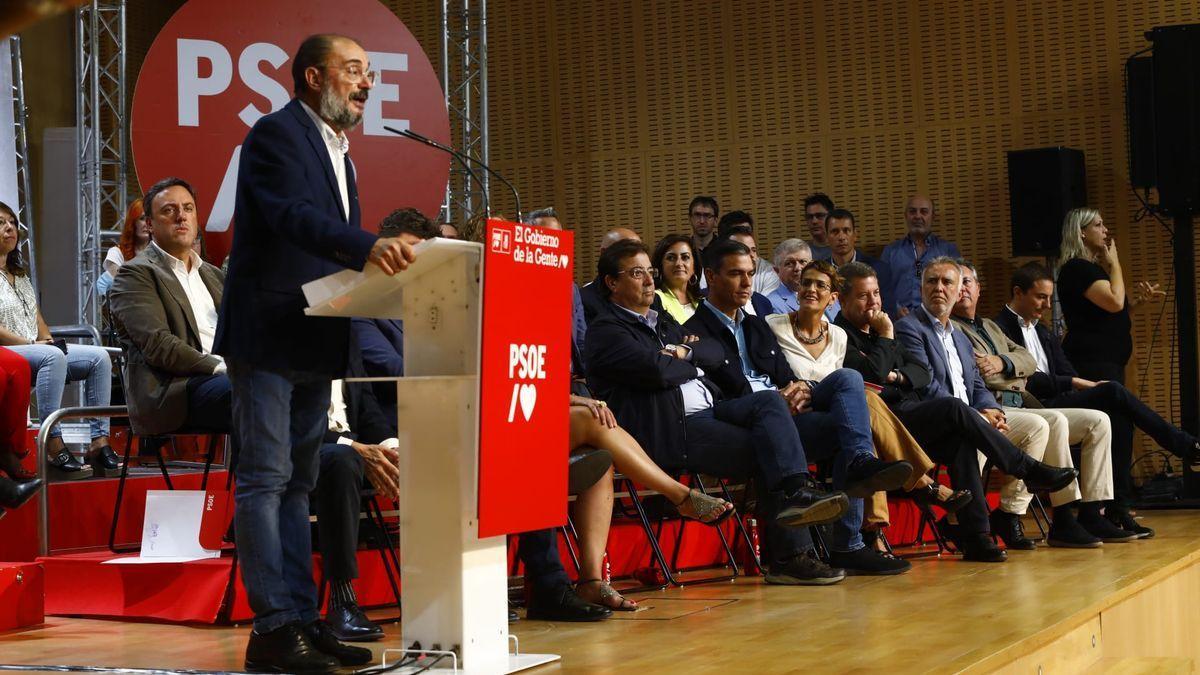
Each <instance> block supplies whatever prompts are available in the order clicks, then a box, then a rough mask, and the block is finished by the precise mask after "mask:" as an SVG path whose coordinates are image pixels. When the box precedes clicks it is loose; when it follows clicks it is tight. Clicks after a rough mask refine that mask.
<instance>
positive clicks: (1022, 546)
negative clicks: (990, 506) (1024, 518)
mask: <svg viewBox="0 0 1200 675" xmlns="http://www.w3.org/2000/svg"><path fill="white" fill-rule="evenodd" d="M988 520H990V521H991V523H992V532H993V533H994V534H995V535H996V536H998V537H1000V539H1001V540H1002V541H1003V542H1004V546H1005V547H1006V548H1010V549H1013V550H1015V551H1032V550H1034V549H1036V548H1037V542H1035V541H1034V540H1032V539H1030V538H1029V537H1026V536H1025V527H1024V526H1023V525H1022V524H1021V516H1018V515H1017V514H1015V513H1007V512H1005V511H1001V510H1000V509H996V510H995V511H992V515H991V517H990V518H988Z"/></svg>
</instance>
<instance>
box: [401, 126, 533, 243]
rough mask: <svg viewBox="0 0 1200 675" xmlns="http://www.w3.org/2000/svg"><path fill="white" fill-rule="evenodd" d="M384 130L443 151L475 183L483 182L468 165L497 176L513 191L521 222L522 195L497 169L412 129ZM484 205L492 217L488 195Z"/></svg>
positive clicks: (518, 218) (485, 196) (518, 219)
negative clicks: (453, 159) (456, 161)
mask: <svg viewBox="0 0 1200 675" xmlns="http://www.w3.org/2000/svg"><path fill="white" fill-rule="evenodd" d="M383 128H384V129H387V130H388V131H390V132H392V133H393V134H396V135H397V136H403V137H405V138H408V139H411V140H414V141H416V142H418V143H424V144H425V145H428V146H429V147H431V148H437V149H438V150H441V151H442V152H444V153H446V154H448V155H450V156H451V157H453V158H455V159H457V160H458V163H459V164H460V165H462V167H463V169H464V170H465V171H466V172H467V174H468V175H469V176H471V177H472V178H474V179H475V181H476V182H479V183H480V184H482V181H480V180H479V176H477V175H476V174H475V172H474V171H472V170H471V167H470V166H468V164H476V165H478V166H479V167H480V168H482V169H483V170H484V171H487V172H488V173H489V174H491V175H493V176H495V177H496V178H497V179H498V180H499V181H500V182H501V183H504V184H505V185H507V186H508V189H509V190H511V191H512V193H513V201H515V202H516V204H517V221H518V222H520V221H521V218H522V213H521V195H520V194H518V193H517V188H516V187H514V186H513V184H512V183H510V182H509V180H508V179H507V178H505V177H504V176H502V175H500V174H499V173H498V172H497V171H496V170H495V169H493V168H492V167H490V166H488V165H487V164H484V163H483V162H481V161H479V160H478V159H475V158H474V157H471V156H470V155H467V154H465V153H462V152H459V151H458V150H455V149H454V148H452V147H450V146H448V145H446V144H444V143H439V142H437V141H435V140H433V139H432V138H428V137H426V136H422V135H421V134H418V133H417V132H415V131H413V130H412V129H403V130H401V129H396V128H393V127H389V126H384V127H383ZM484 204H485V206H484V210H485V211H487V212H488V215H491V209H490V207H488V206H487V195H486V194H485V195H484Z"/></svg>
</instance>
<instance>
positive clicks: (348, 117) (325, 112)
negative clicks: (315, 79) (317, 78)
mask: <svg viewBox="0 0 1200 675" xmlns="http://www.w3.org/2000/svg"><path fill="white" fill-rule="evenodd" d="M318 112H319V113H320V115H321V117H322V118H324V119H326V120H329V121H331V122H333V126H335V127H337V128H338V129H341V130H343V131H349V130H350V129H353V128H354V127H356V126H358V124H359V123H360V122H362V115H359V114H358V113H356V112H354V111H353V110H351V109H350V104H349V103H348V102H347V101H346V100H345V99H342V98H338V95H337V93H336V92H335V91H334V90H333V88H332V87H322V88H321V109H320V110H319V111H318Z"/></svg>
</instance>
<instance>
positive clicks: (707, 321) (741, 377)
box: [683, 293, 798, 398]
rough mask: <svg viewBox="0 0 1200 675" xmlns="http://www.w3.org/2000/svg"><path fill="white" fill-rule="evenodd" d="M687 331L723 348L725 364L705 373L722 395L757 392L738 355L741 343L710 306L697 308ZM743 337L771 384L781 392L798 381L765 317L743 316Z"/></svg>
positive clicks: (732, 396) (758, 370)
mask: <svg viewBox="0 0 1200 675" xmlns="http://www.w3.org/2000/svg"><path fill="white" fill-rule="evenodd" d="M755 295H758V294H757V293H756V294H755ZM683 328H684V330H686V331H688V332H689V333H694V334H695V335H699V336H700V337H702V338H708V339H710V340H712V341H713V342H715V343H716V344H719V345H721V348H722V350H723V352H724V353H723V354H722V358H721V360H720V361H719V362H717V363H715V364H713V365H714V366H715V367H714V368H712V369H705V374H706V375H708V377H709V378H710V379H711V380H712V381H713V382H716V383H717V386H718V387H720V388H721V391H723V392H725V394H726V395H728V396H729V397H731V398H738V397H741V396H746V395H747V394H750V393H751V392H752V391H753V389H752V388H751V387H750V381H749V380H747V379H746V374H745V373H743V372H742V357H741V354H740V352H738V345H737V339H736V338H734V337H733V333H731V332H729V329H728V328H726V327H725V324H723V323H721V320H720V319H719V318H717V316H716V315H715V314H713V312H712V310H711V309H709V308H708V306H707V305H705V304H701V305H700V306H699V307H697V308H696V313H695V314H693V315H692V318H690V319H688V320H687V323H685V324H683ZM742 333H743V334H744V335H745V336H746V351H747V352H748V354H749V356H750V363H751V364H753V365H754V370H755V371H756V372H759V373H762V374H763V375H766V376H767V377H769V378H771V382H772V383H773V384H774V385H775V386H776V387H777V388H779V389H783V388H784V387H786V386H788V385H789V384H791V383H792V382H795V381H796V380H797V379H798V378H797V377H796V373H795V372H794V371H792V367H791V366H790V365H788V362H787V356H785V355H784V353H783V348H782V347H780V346H779V340H777V339H775V332H774V331H772V330H771V327H770V326H768V325H767V322H766V320H765V319H763V317H762V316H754V315H752V314H746V313H744V312H743V313H742Z"/></svg>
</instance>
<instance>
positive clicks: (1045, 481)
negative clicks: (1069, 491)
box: [1020, 462, 1079, 492]
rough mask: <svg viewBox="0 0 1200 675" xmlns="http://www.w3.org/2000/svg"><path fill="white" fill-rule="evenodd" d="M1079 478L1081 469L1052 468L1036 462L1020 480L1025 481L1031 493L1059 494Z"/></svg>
mask: <svg viewBox="0 0 1200 675" xmlns="http://www.w3.org/2000/svg"><path fill="white" fill-rule="evenodd" d="M1078 477H1079V469H1076V468H1075V467H1073V466H1069V467H1061V466H1050V465H1049V464H1044V463H1042V462H1034V463H1033V466H1031V467H1030V468H1029V470H1028V471H1026V472H1025V475H1024V476H1021V477H1020V478H1021V480H1023V481H1025V488H1026V489H1027V490H1029V491H1030V492H1058V491H1059V490H1061V489H1063V488H1065V487H1067V486H1068V485H1070V484H1071V481H1073V480H1075V479H1076V478H1078Z"/></svg>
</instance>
